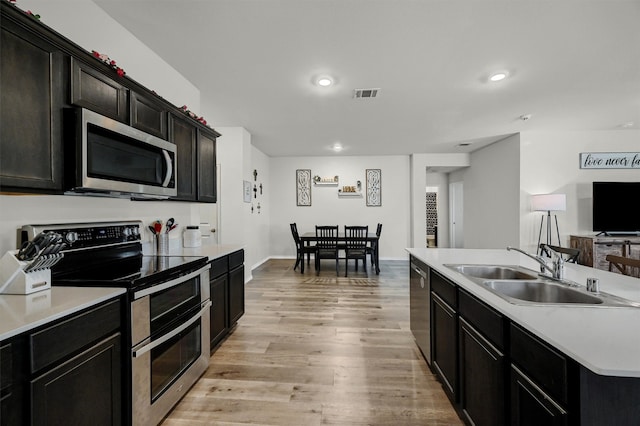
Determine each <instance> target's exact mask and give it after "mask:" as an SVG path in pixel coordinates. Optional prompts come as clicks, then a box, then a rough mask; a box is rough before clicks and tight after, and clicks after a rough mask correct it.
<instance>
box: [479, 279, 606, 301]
mask: <svg viewBox="0 0 640 426" xmlns="http://www.w3.org/2000/svg"><path fill="white" fill-rule="evenodd" d="M482 285H483V286H485V287H486V288H488V289H489V290H491V291H492V292H494V293H496V294H498V295H499V296H503V297H504V298H512V299H517V300H524V301H527V302H533V303H580V304H587V305H600V304H602V303H604V300H603V299H602V298H601V297H598V296H596V295H592V294H589V293H584V292H582V291H580V290H577V289H576V290H574V289H572V288H570V287H566V286H564V285H562V284H555V283H550V282H545V281H485V282H483V283H482Z"/></svg>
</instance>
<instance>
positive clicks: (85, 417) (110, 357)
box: [31, 333, 123, 426]
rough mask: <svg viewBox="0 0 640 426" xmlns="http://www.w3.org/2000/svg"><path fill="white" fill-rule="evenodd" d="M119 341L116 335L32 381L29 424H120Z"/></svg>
mask: <svg viewBox="0 0 640 426" xmlns="http://www.w3.org/2000/svg"><path fill="white" fill-rule="evenodd" d="M121 340H122V339H121V336H120V333H117V334H115V335H113V336H111V337H110V338H108V339H105V340H103V341H102V342H100V343H98V344H96V345H94V346H92V347H90V348H89V349H87V350H85V351H83V352H81V353H80V354H79V355H77V356H75V357H73V358H72V359H70V360H69V361H67V362H65V363H64V364H62V365H60V366H59V367H57V368H54V369H53V370H51V371H48V372H46V373H44V374H42V375H41V376H39V377H37V378H36V379H34V380H33V381H32V382H31V401H32V406H31V419H32V424H34V425H44V424H52V425H63V424H67V425H80V424H89V423H90V424H91V425H94V426H100V425H104V426H115V425H120V424H122V420H123V418H122V398H121V395H122V392H121V386H122V383H121V359H120V358H121Z"/></svg>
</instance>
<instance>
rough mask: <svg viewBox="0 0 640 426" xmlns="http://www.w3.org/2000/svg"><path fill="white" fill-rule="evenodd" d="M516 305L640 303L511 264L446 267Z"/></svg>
mask: <svg viewBox="0 0 640 426" xmlns="http://www.w3.org/2000/svg"><path fill="white" fill-rule="evenodd" d="M444 266H446V267H448V268H450V269H452V270H454V271H456V272H459V273H461V274H462V275H464V276H466V277H467V278H469V279H470V280H472V281H474V282H476V283H478V284H480V285H481V286H483V287H484V288H486V289H487V290H489V291H491V292H492V293H494V294H496V295H497V296H500V297H501V298H503V299H504V300H506V301H507V302H509V303H512V304H515V305H550V304H553V305H574V306H601V307H611V306H618V307H640V303H638V302H634V301H631V300H627V299H623V298H620V297H617V296H613V295H611V294H607V293H602V292H600V293H592V292H588V291H587V290H586V289H585V288H584V287H580V286H579V285H578V284H575V283H571V282H569V281H556V280H552V279H549V278H546V277H545V276H543V275H540V274H538V273H537V272H536V271H533V270H531V269H528V268H524V267H521V266H512V265H471V264H449V265H444Z"/></svg>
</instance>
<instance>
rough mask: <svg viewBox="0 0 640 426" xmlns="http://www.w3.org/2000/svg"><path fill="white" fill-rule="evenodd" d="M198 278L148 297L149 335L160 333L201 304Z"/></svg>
mask: <svg viewBox="0 0 640 426" xmlns="http://www.w3.org/2000/svg"><path fill="white" fill-rule="evenodd" d="M201 297H202V296H201V291H200V277H199V276H197V277H194V278H191V279H189V280H187V281H185V282H184V283H182V284H179V285H176V286H174V287H171V288H168V289H166V290H163V291H161V292H158V293H155V294H152V295H150V296H149V314H150V318H149V320H150V322H151V335H152V336H153V335H154V334H155V333H158V332H161V331H162V330H163V329H164V328H165V327H170V326H171V323H172V322H173V321H175V320H176V319H177V318H179V317H180V316H181V315H184V314H186V313H187V312H189V311H190V310H192V309H194V308H199V307H200V303H201V302H202V298H201Z"/></svg>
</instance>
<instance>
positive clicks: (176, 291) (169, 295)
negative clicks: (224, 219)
mask: <svg viewBox="0 0 640 426" xmlns="http://www.w3.org/2000/svg"><path fill="white" fill-rule="evenodd" d="M141 226H142V223H141V222H140V221H123V222H103V223H84V224H60V225H26V226H23V227H22V240H23V241H24V240H25V239H28V240H33V238H34V237H35V236H36V235H37V234H39V233H40V232H46V231H55V232H57V233H59V234H61V235H62V236H63V237H65V239H66V240H67V241H74V242H73V243H71V244H70V246H69V247H67V248H66V249H65V250H63V252H64V258H63V260H62V261H60V262H59V263H58V264H57V265H56V266H55V268H54V269H53V270H52V285H54V286H77V287H81V286H97V287H124V288H126V290H127V291H126V298H127V302H128V304H129V307H130V309H125V311H126V314H125V315H126V318H124V319H123V321H125V326H124V327H123V328H124V333H123V335H124V339H125V341H124V342H123V347H128V353H127V354H126V355H125V356H123V363H124V368H123V371H124V372H125V373H124V374H125V377H123V383H128V386H125V389H124V390H123V392H124V395H125V398H124V401H123V405H124V406H127V407H128V410H126V411H125V412H129V413H130V415H129V416H128V420H129V421H130V423H131V424H133V425H156V424H158V423H160V422H161V421H162V419H163V418H164V417H165V416H166V414H167V413H168V412H169V411H170V410H171V408H172V407H173V406H174V405H175V404H176V403H177V402H178V401H179V400H180V398H182V396H183V395H184V394H185V393H186V392H187V390H188V389H189V388H190V387H191V386H192V385H193V384H194V383H195V382H196V381H197V380H198V378H199V377H200V376H201V375H202V373H204V371H205V370H206V369H207V367H208V365H209V356H210V348H209V326H210V322H209V318H210V314H209V308H210V306H211V300H210V295H209V267H210V265H209V264H208V262H207V258H206V257H184V256H148V255H143V251H142V243H141V229H142V228H141ZM67 235H69V238H66V237H67ZM127 343H128V344H127Z"/></svg>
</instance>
